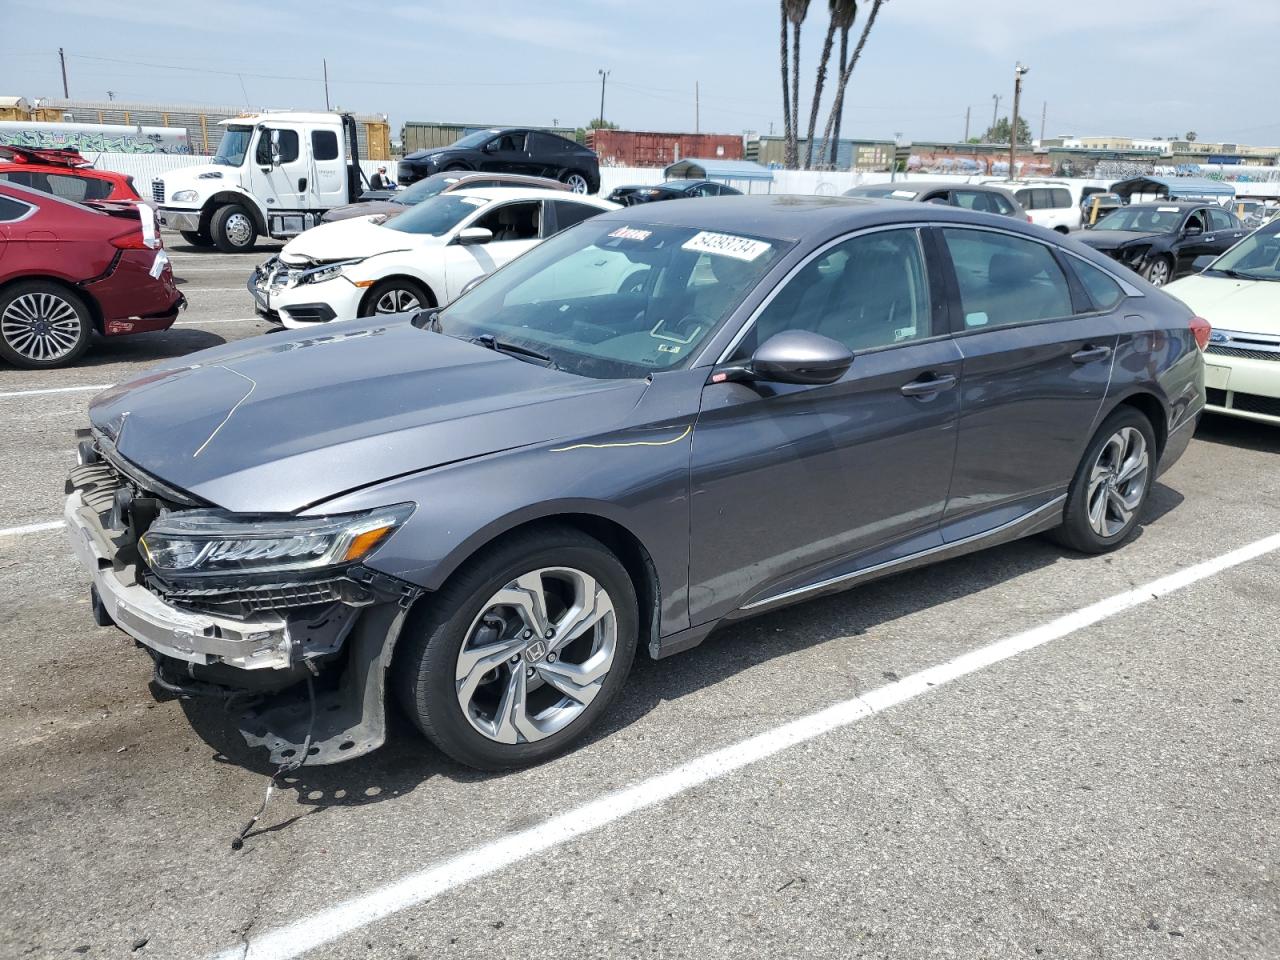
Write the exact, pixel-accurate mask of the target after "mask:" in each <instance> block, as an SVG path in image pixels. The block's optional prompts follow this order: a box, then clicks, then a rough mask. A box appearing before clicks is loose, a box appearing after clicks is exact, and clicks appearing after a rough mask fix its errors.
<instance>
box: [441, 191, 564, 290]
mask: <svg viewBox="0 0 1280 960" xmlns="http://www.w3.org/2000/svg"><path fill="white" fill-rule="evenodd" d="M463 226H467V227H483V228H484V229H486V230H488V231H490V232H491V233H492V234H493V239H492V240H490V241H489V242H488V243H474V244H460V243H458V242H456V241H455V242H453V243H451V244H449V246H447V247H446V248H445V298H446V302H449V301H452V300H454V299H456V298H457V297H458V295H459V294H460V293H462V288H463V287H465V286H466V285H467V284H468V283H470V282H471V281H472V280H474V279H475V278H476V277H481V276H484V275H485V274H488V273H493V271H494V270H497V269H498V268H499V267H501V266H503V265H504V264H507V263H510V262H511V261H512V260H514V259H515V258H516V257H518V256H520V254H522V253H524V252H525V251H526V250H530V249H532V248H533V247H535V246H537V245H538V242H539V240H540V238H541V237H542V227H543V223H542V201H541V200H518V201H516V202H514V203H503V204H495V205H494V206H491V207H488V208H486V210H485V211H484V213H483V214H481V215H480V216H479V217H477V218H476V219H475V220H473V221H471V222H470V223H468V224H464V225H463Z"/></svg>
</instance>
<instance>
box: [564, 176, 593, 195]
mask: <svg viewBox="0 0 1280 960" xmlns="http://www.w3.org/2000/svg"><path fill="white" fill-rule="evenodd" d="M564 182H565V185H566V186H567V187H568V188H569V189H570V190H572V191H573V192H574V193H590V192H591V184H589V183H588V182H587V178H586V177H584V176H583V175H582V174H580V173H576V172H574V171H570V172H569V173H566V174H565V175H564Z"/></svg>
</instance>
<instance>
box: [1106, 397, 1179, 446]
mask: <svg viewBox="0 0 1280 960" xmlns="http://www.w3.org/2000/svg"><path fill="white" fill-rule="evenodd" d="M1121 407H1132V408H1133V409H1135V410H1137V411H1138V412H1139V413H1141V414H1142V415H1143V416H1144V417H1146V418H1147V420H1148V421H1150V423H1151V430H1152V432H1153V433H1155V435H1156V456H1157V458H1158V457H1160V456H1162V455H1163V454H1164V448H1165V445H1166V444H1167V443H1168V442H1169V414H1168V412H1167V411H1166V410H1165V404H1164V401H1163V400H1161V399H1160V398H1159V397H1158V396H1156V395H1155V394H1154V393H1150V392H1148V391H1145V390H1139V391H1135V392H1133V393H1129V394H1126V395H1125V396H1123V397H1121V398H1120V399H1119V400H1117V401H1116V403H1115V404H1114V405H1113V406H1112V407H1111V409H1110V410H1108V411H1107V416H1110V415H1111V414H1113V413H1115V412H1116V411H1117V410H1119V409H1120V408H1121Z"/></svg>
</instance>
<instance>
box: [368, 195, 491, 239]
mask: <svg viewBox="0 0 1280 960" xmlns="http://www.w3.org/2000/svg"><path fill="white" fill-rule="evenodd" d="M488 202H489V201H488V200H485V199H483V198H481V197H464V196H462V195H461V194H457V193H442V194H439V195H438V196H434V197H428V198H427V199H426V200H423V201H422V202H421V203H418V204H415V205H414V206H412V207H411V208H409V209H408V210H406V211H405V212H404V213H402V214H400V216H398V217H396V218H395V219H394V220H389V221H387V222H386V223H384V224H383V226H384V227H386V228H387V229H388V230H399V231H400V232H401V233H423V234H429V235H431V236H433V237H443V236H444V235H445V234H446V233H448V232H449V231H450V230H452V229H453V228H454V227H456V226H457V225H458V224H459V223H460V222H461V221H462V219H463V218H464V217H466V216H467V215H468V214H471V213H475V212H476V211H477V210H478V209H480V208H481V207H483V206H485V204H487V203H488Z"/></svg>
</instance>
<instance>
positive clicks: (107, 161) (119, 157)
mask: <svg viewBox="0 0 1280 960" xmlns="http://www.w3.org/2000/svg"><path fill="white" fill-rule="evenodd" d="M94 159H95V166H98V167H101V168H102V169H105V170H115V171H117V172H119V173H126V174H129V175H130V176H132V177H133V178H134V179H135V180H136V181H137V184H138V188H139V192H140V193H142V195H143V196H147V195H148V194H149V193H150V187H149V184H150V183H151V179H152V178H153V177H159V176H163V175H164V174H165V173H167V172H169V171H170V170H176V169H178V168H180V167H189V166H193V165H195V164H200V163H208V162H209V161H210V158H209V157H200V156H177V155H173V154H150V155H138V154H128V153H102V154H99V155H98V156H97V157H96V158H94ZM360 166H361V167H363V168H364V172H365V174H366V175H367V176H373V173H374V171H376V170H377V169H378V167H380V166H385V167H386V168H387V172H388V173H389V174H390V175H391V176H392V177H395V175H396V162H395V161H394V160H361V161H360ZM772 172H773V182H772V183H752V182H747V181H736V182H733V186H735V187H737V188H738V189H740V190H742V191H744V192H746V193H794V194H804V195H810V196H811V195H815V194H816V195H818V196H836V195H838V194H840V193H843V192H844V191H845V190H848V189H849V188H850V187H856V186H859V185H861V184H864V183H884V182H886V181H888V180H889V179H891V178H892V176H893V175H892V174H888V173H852V172H848V171H818V170H774V171H772ZM896 178H897V179H898V180H928V181H939V180H946V181H952V182H955V183H968V182H971V181H975V180H990V179H991V177H989V176H985V175H982V176H966V175H963V174H940V173H913V174H901V173H900V174H897V177H896ZM662 179H663V177H662V169H661V168H660V167H601V168H600V192H601V194H608V193H609V191H611V190H613V189H614V187H619V186H622V185H623V184H632V183H638V184H645V183H661V182H662ZM1055 179H1057V178H1055ZM1079 182H1080V183H1081V184H1088V185H1091V186H1092V185H1096V186H1101V187H1107V186H1110V184H1111V182H1112V181H1109V180H1080V181H1079ZM1232 186H1233V187H1235V190H1236V196H1238V197H1250V196H1267V197H1271V196H1275V195H1276V193H1277V191H1278V190H1280V184H1276V183H1239V182H1238V183H1233V184H1232Z"/></svg>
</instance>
